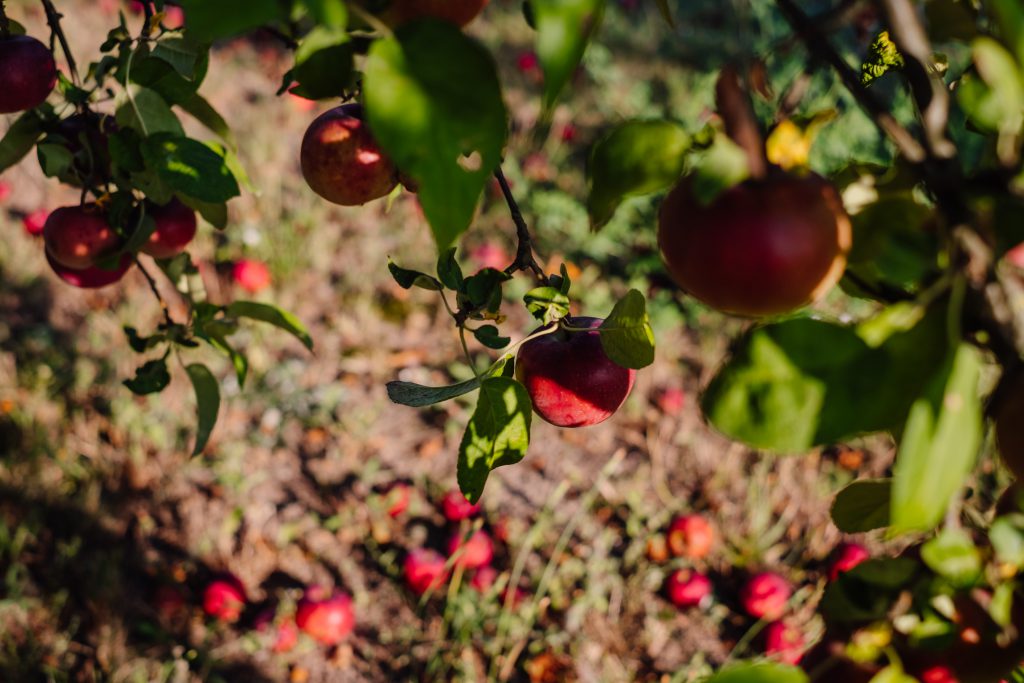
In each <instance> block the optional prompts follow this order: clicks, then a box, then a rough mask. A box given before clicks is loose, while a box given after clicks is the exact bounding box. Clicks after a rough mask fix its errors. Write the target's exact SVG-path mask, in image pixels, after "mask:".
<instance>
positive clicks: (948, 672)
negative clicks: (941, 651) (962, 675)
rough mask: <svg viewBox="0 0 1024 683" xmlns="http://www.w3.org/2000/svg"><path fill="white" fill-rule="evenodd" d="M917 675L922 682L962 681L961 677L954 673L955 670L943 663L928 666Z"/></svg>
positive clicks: (947, 682) (949, 682)
mask: <svg viewBox="0 0 1024 683" xmlns="http://www.w3.org/2000/svg"><path fill="white" fill-rule="evenodd" d="M917 677H918V678H919V679H920V680H921V683H960V679H959V678H957V676H956V674H955V673H953V670H952V669H950V668H949V667H948V666H943V665H942V664H936V665H935V666H930V667H928V668H927V669H925V670H924V671H922V672H921V673H919V674H918V675H917Z"/></svg>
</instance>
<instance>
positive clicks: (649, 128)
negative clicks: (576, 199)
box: [587, 121, 690, 227]
mask: <svg viewBox="0 0 1024 683" xmlns="http://www.w3.org/2000/svg"><path fill="white" fill-rule="evenodd" d="M689 145H690V136H689V135H687V134H686V131H685V130H684V129H683V127H682V126H681V125H679V124H678V123H674V122H672V121H628V122H626V123H624V124H622V125H620V126H618V127H616V128H615V129H614V130H612V131H611V132H610V133H608V134H607V135H605V136H604V137H602V138H601V139H600V140H598V141H597V143H596V144H595V145H594V147H593V149H591V151H590V163H589V164H588V166H587V176H588V179H589V182H590V194H589V196H588V197H587V210H588V211H589V212H590V220H591V223H592V224H593V225H594V227H600V226H602V225H604V224H605V223H607V222H608V221H609V220H611V218H612V215H613V214H614V213H615V209H616V207H618V205H619V203H620V202H621V201H622V200H623V199H624V198H625V197H632V196H636V195H643V194H650V193H651V192H658V191H659V190H664V189H666V188H668V187H671V186H672V185H673V184H674V183H675V182H676V181H677V180H678V179H679V176H680V174H682V172H683V165H684V162H685V160H686V156H685V155H686V150H687V149H688V148H689Z"/></svg>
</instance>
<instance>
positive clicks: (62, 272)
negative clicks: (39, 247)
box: [45, 251, 135, 289]
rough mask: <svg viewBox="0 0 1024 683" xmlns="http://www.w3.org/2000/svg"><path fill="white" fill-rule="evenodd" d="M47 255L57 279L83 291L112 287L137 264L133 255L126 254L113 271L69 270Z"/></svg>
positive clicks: (93, 267) (90, 267) (95, 267)
mask: <svg viewBox="0 0 1024 683" xmlns="http://www.w3.org/2000/svg"><path fill="white" fill-rule="evenodd" d="M45 253H46V262H47V263H49V264H50V268H52V269H53V272H54V273H56V274H57V277H59V278H60V279H61V280H63V281H64V282H66V283H68V284H69V285H72V286H74V287H80V288H81V289H97V288H99V287H106V286H107V285H112V284H114V283H115V282H117V281H118V280H120V279H121V278H122V277H124V274H125V273H127V272H128V269H129V268H131V267H132V264H133V263H134V262H135V261H134V260H133V259H132V256H131V254H124V255H123V256H121V262H120V263H119V264H118V266H117V268H115V269H113V270H104V269H102V268H100V267H99V266H89V267H88V268H68V267H67V266H62V265H61V264H59V263H57V262H56V261H54V260H53V257H52V256H50V252H48V251H47V252H45Z"/></svg>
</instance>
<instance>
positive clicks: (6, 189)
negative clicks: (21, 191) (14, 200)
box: [0, 180, 11, 202]
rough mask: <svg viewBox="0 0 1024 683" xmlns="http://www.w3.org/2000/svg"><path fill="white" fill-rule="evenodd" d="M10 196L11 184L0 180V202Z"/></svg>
mask: <svg viewBox="0 0 1024 683" xmlns="http://www.w3.org/2000/svg"><path fill="white" fill-rule="evenodd" d="M10 196H11V184H10V183H8V182H4V181H3V180H0V202H5V201H7V198H8V197H10Z"/></svg>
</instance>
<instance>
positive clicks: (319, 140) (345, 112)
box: [300, 104, 398, 206]
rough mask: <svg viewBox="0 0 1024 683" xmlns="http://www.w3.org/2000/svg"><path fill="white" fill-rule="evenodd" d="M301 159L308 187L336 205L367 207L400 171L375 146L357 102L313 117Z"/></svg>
mask: <svg viewBox="0 0 1024 683" xmlns="http://www.w3.org/2000/svg"><path fill="white" fill-rule="evenodd" d="M300 158H301V161H302V176H303V177H304V178H305V179H306V183H307V184H308V185H309V187H310V188H311V189H312V190H313V191H314V192H316V193H317V194H318V195H320V196H321V197H323V198H324V199H326V200H327V201H329V202H334V203H335V204H341V205H343V206H358V205H360V204H365V203H366V202H368V201H370V200H373V199H377V198H378V197H383V196H385V195H387V194H388V193H390V192H391V190H393V189H395V186H396V185H397V184H398V170H397V169H396V168H395V165H394V164H392V163H391V160H390V159H388V158H387V157H386V156H385V155H384V152H382V151H381V149H380V147H378V146H377V142H376V141H375V140H374V139H373V135H372V134H371V133H370V129H369V127H368V126H367V125H366V122H365V121H363V108H362V106H361V105H358V104H343V105H341V106H340V107H335V108H334V109H330V110H328V111H326V112H324V113H323V114H321V115H320V116H318V117H317V118H316V119H314V120H313V123H311V124H310V125H309V128H307V129H306V134H305V135H304V136H303V138H302V150H301V152H300Z"/></svg>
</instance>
